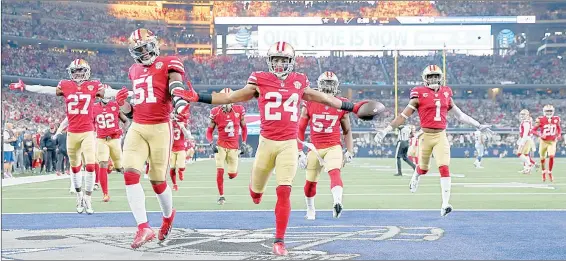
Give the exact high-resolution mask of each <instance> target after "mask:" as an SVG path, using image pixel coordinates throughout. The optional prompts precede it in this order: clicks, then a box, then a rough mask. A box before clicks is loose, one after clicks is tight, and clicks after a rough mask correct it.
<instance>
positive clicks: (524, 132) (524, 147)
mask: <svg viewBox="0 0 566 261" xmlns="http://www.w3.org/2000/svg"><path fill="white" fill-rule="evenodd" d="M519 119H520V120H521V125H520V126H519V140H517V145H519V147H518V148H517V156H519V159H521V161H522V162H523V170H521V171H519V172H520V173H523V174H529V173H530V172H531V170H532V167H533V166H534V165H535V164H534V163H535V162H534V161H533V160H532V159H531V156H530V153H531V149H532V144H533V139H532V138H531V136H532V133H531V130H532V128H533V121H532V118H531V116H530V114H529V111H528V110H526V109H524V110H521V112H520V113H519Z"/></svg>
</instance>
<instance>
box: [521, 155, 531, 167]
mask: <svg viewBox="0 0 566 261" xmlns="http://www.w3.org/2000/svg"><path fill="white" fill-rule="evenodd" d="M519 158H521V160H522V161H523V164H524V166H525V167H527V166H530V165H531V161H530V160H529V158H528V157H527V156H526V155H524V154H521V156H519Z"/></svg>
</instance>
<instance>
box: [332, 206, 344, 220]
mask: <svg viewBox="0 0 566 261" xmlns="http://www.w3.org/2000/svg"><path fill="white" fill-rule="evenodd" d="M342 209H343V208H342V203H334V206H333V207H332V216H333V217H334V218H340V215H342Z"/></svg>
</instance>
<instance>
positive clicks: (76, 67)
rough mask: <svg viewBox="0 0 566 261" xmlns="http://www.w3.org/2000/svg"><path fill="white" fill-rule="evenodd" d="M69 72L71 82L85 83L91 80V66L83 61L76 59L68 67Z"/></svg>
mask: <svg viewBox="0 0 566 261" xmlns="http://www.w3.org/2000/svg"><path fill="white" fill-rule="evenodd" d="M67 72H68V73H69V77H70V78H71V80H73V81H75V82H84V81H88V80H89V79H90V65H88V63H87V62H86V61H85V60H83V59H75V60H73V61H72V62H71V64H70V65H69V67H67Z"/></svg>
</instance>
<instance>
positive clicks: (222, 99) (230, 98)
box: [172, 83, 258, 104]
mask: <svg viewBox="0 0 566 261" xmlns="http://www.w3.org/2000/svg"><path fill="white" fill-rule="evenodd" d="M172 93H173V95H175V96H177V97H180V98H182V99H183V100H185V101H188V102H202V103H208V104H230V103H237V102H245V101H249V100H251V99H253V98H254V97H255V96H256V95H257V93H258V89H257V85H256V84H254V83H248V84H246V86H244V88H242V89H239V90H237V91H233V92H231V93H213V94H198V93H197V92H195V90H193V88H192V87H189V89H188V90H174V91H173V92H172Z"/></svg>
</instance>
